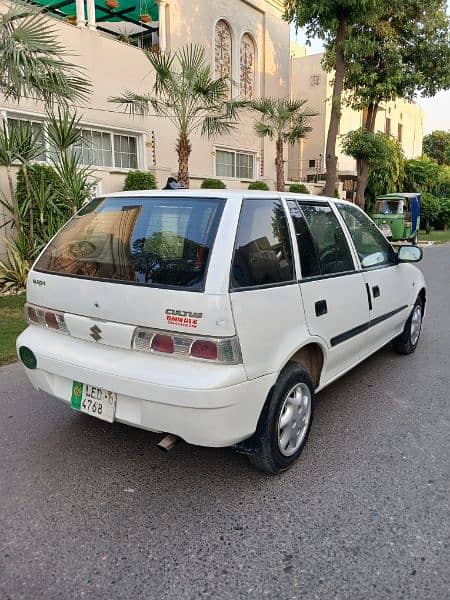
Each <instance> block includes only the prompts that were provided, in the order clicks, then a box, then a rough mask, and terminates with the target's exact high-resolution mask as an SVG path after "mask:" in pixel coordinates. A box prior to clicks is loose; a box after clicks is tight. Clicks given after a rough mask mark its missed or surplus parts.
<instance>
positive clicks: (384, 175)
mask: <svg viewBox="0 0 450 600" xmlns="http://www.w3.org/2000/svg"><path fill="white" fill-rule="evenodd" d="M342 145H343V150H344V153H345V154H347V155H348V156H352V157H353V158H354V159H355V160H356V165H357V172H358V176H360V174H361V171H362V169H367V177H368V184H367V195H366V200H365V203H364V197H363V198H362V202H361V199H358V205H359V206H360V207H361V208H365V209H366V210H367V211H369V212H370V210H371V208H372V206H373V203H374V200H375V198H376V196H378V195H380V194H385V193H388V192H394V191H397V190H398V188H399V187H400V186H401V184H402V181H403V177H404V157H403V151H402V149H401V146H400V144H399V143H398V142H397V141H396V140H394V139H393V138H392V137H390V136H388V135H386V134H384V133H372V132H370V131H367V129H365V128H364V127H362V128H360V129H356V130H354V131H350V132H349V133H348V134H346V135H345V136H344V137H343V142H342ZM369 168H370V173H369Z"/></svg>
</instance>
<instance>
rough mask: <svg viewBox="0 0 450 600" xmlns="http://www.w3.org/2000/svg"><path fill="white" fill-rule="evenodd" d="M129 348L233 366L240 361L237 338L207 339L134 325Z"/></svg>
mask: <svg viewBox="0 0 450 600" xmlns="http://www.w3.org/2000/svg"><path fill="white" fill-rule="evenodd" d="M132 347H133V350H140V351H141V352H156V353H160V354H170V355H171V356H174V357H176V358H184V359H193V360H205V361H209V362H214V363H220V364H226V365H237V364H239V363H241V362H242V357H241V349H240V346H239V340H238V338H237V337H226V338H208V337H202V336H192V335H189V334H185V333H172V332H169V331H160V330H154V329H148V328H147V327H136V329H135V332H134V336H133V344H132Z"/></svg>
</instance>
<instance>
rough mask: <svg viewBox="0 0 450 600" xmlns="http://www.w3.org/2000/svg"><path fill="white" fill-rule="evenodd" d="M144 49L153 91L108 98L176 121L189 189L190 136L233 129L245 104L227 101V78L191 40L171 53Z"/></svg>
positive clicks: (180, 163)
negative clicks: (152, 73)
mask: <svg viewBox="0 0 450 600" xmlns="http://www.w3.org/2000/svg"><path fill="white" fill-rule="evenodd" d="M144 52H145V54H146V56H147V58H148V60H149V62H150V64H151V65H152V67H153V69H154V71H155V75H156V79H155V84H154V86H153V90H152V92H151V93H149V94H137V93H135V92H132V91H130V90H126V91H125V93H124V95H123V96H118V97H113V98H110V101H111V102H116V103H119V104H123V105H125V107H126V108H127V109H128V110H129V111H130V113H132V114H141V115H146V114H149V112H151V111H154V112H155V113H156V114H157V115H159V116H162V117H166V118H167V119H168V120H169V121H170V122H171V123H172V124H173V125H174V127H175V128H176V131H177V144H176V152H177V155H178V179H179V181H180V182H181V183H182V184H183V185H184V186H185V187H189V157H190V154H191V151H192V146H191V141H190V138H191V135H192V134H193V133H194V132H195V131H198V130H200V132H201V135H205V136H207V137H215V136H221V135H225V134H228V133H230V132H231V131H233V130H234V129H235V127H236V124H237V122H236V120H237V111H238V109H239V108H240V107H242V106H244V105H245V103H243V102H239V101H235V100H227V99H228V89H229V88H228V82H227V79H226V78H223V77H219V78H218V79H215V78H214V76H213V73H212V69H211V65H210V64H209V62H208V61H207V59H206V55H205V49H204V48H203V46H200V45H192V44H191V45H188V46H184V47H183V48H181V49H179V50H177V51H175V52H167V53H156V52H151V51H148V50H147V51H144Z"/></svg>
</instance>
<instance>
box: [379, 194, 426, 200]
mask: <svg viewBox="0 0 450 600" xmlns="http://www.w3.org/2000/svg"><path fill="white" fill-rule="evenodd" d="M416 196H420V194H419V192H393V193H392V194H384V195H383V196H377V197H376V200H396V199H397V198H400V199H403V198H415V197H416Z"/></svg>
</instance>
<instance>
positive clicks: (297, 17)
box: [285, 0, 379, 196]
mask: <svg viewBox="0 0 450 600" xmlns="http://www.w3.org/2000/svg"><path fill="white" fill-rule="evenodd" d="M378 1H379V0H378ZM377 4H378V2H377V0H285V6H286V12H285V16H286V18H287V19H288V20H289V21H290V22H293V23H294V24H295V26H296V27H305V28H306V34H307V36H308V37H309V38H311V37H319V38H321V39H323V40H324V41H325V43H326V44H327V47H328V48H329V52H328V61H327V62H326V66H327V67H328V68H329V69H331V70H333V71H334V84H333V95H332V101H331V115H330V124H329V127H328V135H327V145H326V157H325V165H326V171H327V172H326V182H325V190H324V193H325V195H326V196H332V195H333V192H334V190H335V188H336V180H337V158H336V139H337V135H338V131H339V123H340V120H341V103H342V91H343V87H344V78H345V74H346V70H347V67H348V65H347V61H346V57H345V54H344V42H345V40H346V39H347V37H348V36H349V33H350V31H351V30H352V29H353V28H354V27H355V26H358V25H360V24H361V23H365V22H370V21H371V20H372V19H373V18H374V17H375V16H376V10H375V9H376V5H377Z"/></svg>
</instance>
